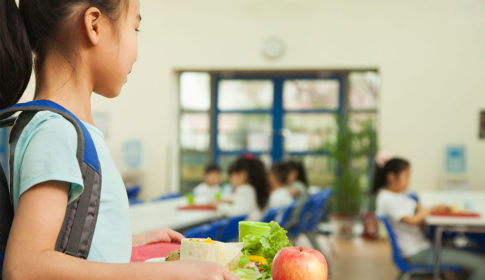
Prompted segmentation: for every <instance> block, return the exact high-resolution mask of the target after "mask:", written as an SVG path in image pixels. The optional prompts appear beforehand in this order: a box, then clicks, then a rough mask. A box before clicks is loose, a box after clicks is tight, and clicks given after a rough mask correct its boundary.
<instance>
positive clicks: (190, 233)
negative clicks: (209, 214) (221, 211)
mask: <svg viewBox="0 0 485 280" xmlns="http://www.w3.org/2000/svg"><path fill="white" fill-rule="evenodd" d="M210 229H211V224H210V223H208V224H203V225H200V226H196V227H193V228H191V229H188V230H187V231H185V232H184V236H185V237H186V238H207V237H210V236H208V233H209V231H210Z"/></svg>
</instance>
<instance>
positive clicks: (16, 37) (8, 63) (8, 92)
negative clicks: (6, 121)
mask: <svg viewBox="0 0 485 280" xmlns="http://www.w3.org/2000/svg"><path fill="white" fill-rule="evenodd" d="M31 74H32V50H31V47H30V43H29V38H28V36H27V31H26V28H25V24H24V21H23V19H22V17H21V15H20V11H19V9H18V8H17V4H16V3H15V0H0V109H3V108H6V107H9V106H12V105H15V104H16V103H17V102H18V101H19V100H20V98H21V97H22V94H23V93H24V91H25V89H26V88H27V85H28V84H29V80H30V76H31Z"/></svg>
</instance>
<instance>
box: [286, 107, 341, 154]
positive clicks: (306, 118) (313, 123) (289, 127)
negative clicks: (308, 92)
mask: <svg viewBox="0 0 485 280" xmlns="http://www.w3.org/2000/svg"><path fill="white" fill-rule="evenodd" d="M337 129H338V127H337V119H336V117H335V115H333V114H287V115H286V116H285V130H284V133H283V135H284V137H285V150H286V151H288V152H290V151H291V152H305V151H312V150H322V149H324V148H325V145H326V143H327V141H332V140H333V139H335V135H336V133H337Z"/></svg>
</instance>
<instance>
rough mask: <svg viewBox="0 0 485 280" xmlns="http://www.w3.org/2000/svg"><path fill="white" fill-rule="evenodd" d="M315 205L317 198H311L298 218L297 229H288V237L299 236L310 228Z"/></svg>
mask: <svg viewBox="0 0 485 280" xmlns="http://www.w3.org/2000/svg"><path fill="white" fill-rule="evenodd" d="M314 204H315V197H314V196H310V197H309V198H308V199H307V201H305V203H304V204H303V207H302V209H301V212H300V216H299V217H298V224H297V225H296V227H294V228H291V229H288V236H293V237H295V236H298V235H299V234H300V233H303V232H304V229H305V228H307V227H308V226H309V223H310V222H311V220H312V216H313V209H314Z"/></svg>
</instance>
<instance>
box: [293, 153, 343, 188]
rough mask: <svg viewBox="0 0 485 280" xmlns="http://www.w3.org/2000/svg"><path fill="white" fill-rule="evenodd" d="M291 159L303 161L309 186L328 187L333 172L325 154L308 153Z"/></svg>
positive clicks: (331, 180) (332, 177)
mask: <svg viewBox="0 0 485 280" xmlns="http://www.w3.org/2000/svg"><path fill="white" fill-rule="evenodd" d="M293 159H296V160H300V161H302V162H303V166H304V167H305V171H306V176H307V179H308V184H309V185H310V186H318V187H328V186H330V185H331V184H332V183H333V180H334V178H335V175H334V174H335V172H334V168H333V166H332V164H331V161H330V160H329V158H328V157H327V156H320V155H308V156H303V157H293Z"/></svg>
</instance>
